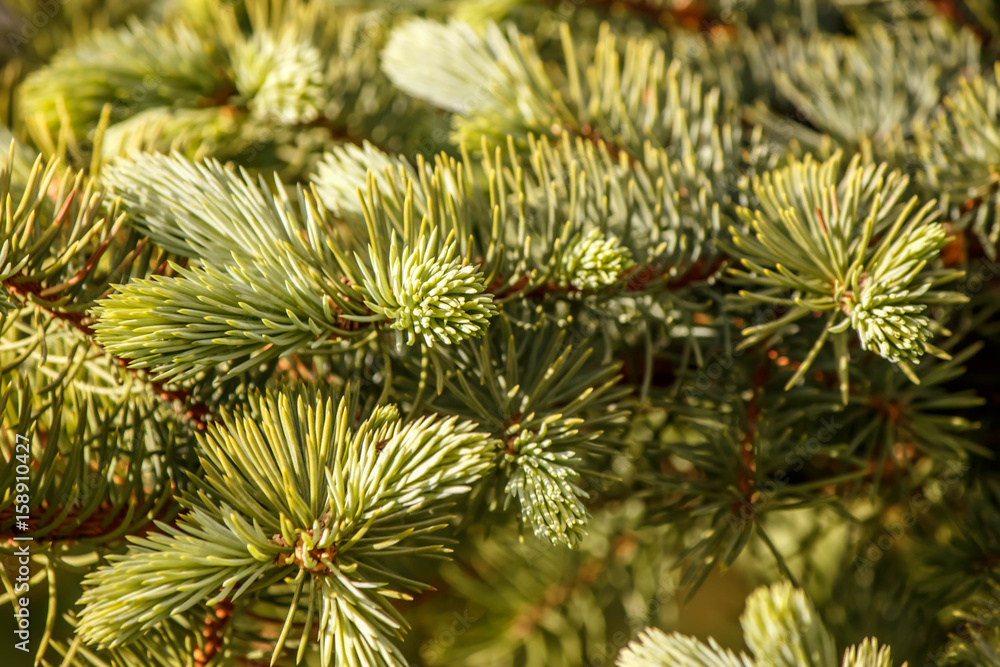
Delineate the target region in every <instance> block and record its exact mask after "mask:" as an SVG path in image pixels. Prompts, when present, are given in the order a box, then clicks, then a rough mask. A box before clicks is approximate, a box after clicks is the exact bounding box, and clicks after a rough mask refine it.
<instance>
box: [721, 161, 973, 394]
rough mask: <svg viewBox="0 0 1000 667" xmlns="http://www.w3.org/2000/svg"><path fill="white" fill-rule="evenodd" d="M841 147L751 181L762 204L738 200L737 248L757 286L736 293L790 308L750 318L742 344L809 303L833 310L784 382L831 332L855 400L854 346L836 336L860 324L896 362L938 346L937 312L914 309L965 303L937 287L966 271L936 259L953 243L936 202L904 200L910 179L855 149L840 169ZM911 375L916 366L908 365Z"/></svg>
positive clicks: (797, 316)
mask: <svg viewBox="0 0 1000 667" xmlns="http://www.w3.org/2000/svg"><path fill="white" fill-rule="evenodd" d="M839 166H840V156H839V154H838V155H836V156H834V157H833V158H831V159H830V160H827V161H826V162H824V163H822V164H817V163H816V162H814V161H813V160H812V159H811V158H808V157H807V158H806V160H804V161H803V162H793V163H792V164H791V165H790V166H789V167H786V168H784V169H781V170H778V171H775V172H772V173H768V174H765V175H764V176H762V177H761V178H759V179H755V180H754V182H753V192H754V195H755V197H756V198H757V200H758V202H759V204H758V206H759V208H758V210H751V209H740V211H739V214H740V217H741V218H742V219H743V221H744V222H745V224H746V228H743V229H740V228H736V227H732V228H731V230H730V231H731V233H732V235H733V247H732V249H731V254H733V256H735V257H737V258H739V259H740V260H741V262H742V264H743V267H744V268H743V269H731V273H732V274H733V275H734V276H735V277H736V279H737V280H738V281H739V282H741V283H743V284H748V285H753V286H754V287H755V289H747V290H742V291H740V292H739V294H738V295H737V296H736V297H734V301H735V302H736V303H741V304H745V305H749V304H753V303H764V304H773V305H780V306H784V307H786V308H787V311H786V312H785V314H784V315H783V316H782V317H781V318H780V319H778V320H776V321H775V322H771V323H767V324H763V325H757V326H752V327H747V328H745V329H744V331H743V334H744V336H746V337H747V338H746V339H745V341H744V342H743V343H742V346H743V347H746V346H749V345H753V344H754V343H757V342H759V341H760V340H762V339H763V338H765V337H767V336H771V335H774V334H775V333H783V332H787V331H789V329H790V327H794V326H797V325H796V324H795V323H796V322H797V321H798V320H801V319H802V318H803V317H805V316H807V315H809V314H810V313H814V312H820V313H828V315H827V317H826V325H825V327H824V328H823V330H822V332H821V334H820V336H819V338H818V339H817V340H816V344H815V345H814V347H813V349H812V350H811V351H810V352H809V354H808V355H807V357H806V359H805V360H804V361H803V362H802V363H801V365H800V366H799V368H798V370H797V371H796V372H795V374H794V375H793V376H792V377H791V379H789V381H788V383H787V385H786V387H791V386H792V385H794V384H795V383H796V382H798V381H799V379H800V378H802V376H803V375H804V374H805V372H806V371H807V370H808V369H809V368H810V366H811V364H812V362H813V360H814V359H815V357H816V355H817V354H818V352H819V350H820V349H821V348H822V346H823V344H824V343H825V342H826V340H827V338H828V337H832V338H833V340H834V343H835V345H836V346H837V349H838V352H837V354H838V356H839V357H840V358H841V363H840V365H839V367H838V375H839V379H840V384H841V394H842V398H843V401H844V402H846V401H847V392H848V379H847V363H846V358H845V355H846V354H847V353H848V352H847V347H846V345H844V342H843V339H842V338H841V340H840V342H839V343H838V341H837V337H842V336H843V333H844V332H845V331H846V330H847V329H848V328H851V327H853V328H854V329H855V330H856V331H857V332H858V334H859V335H860V337H861V341H862V345H863V347H864V348H865V349H875V350H876V351H877V352H878V353H879V354H880V355H882V356H883V357H885V358H887V359H889V360H890V361H894V362H902V361H905V360H916V358H917V357H919V356H920V355H922V354H923V353H924V352H925V351H931V352H933V353H936V354H944V353H943V352H941V351H940V350H938V349H937V348H934V347H933V346H931V345H930V344H929V343H928V342H927V339H928V338H929V337H930V331H929V326H930V321H929V320H928V319H927V318H925V317H924V316H914V315H913V314H914V313H919V312H921V311H922V310H924V308H926V307H927V305H929V304H934V303H962V302H964V301H966V300H967V298H966V297H965V296H964V295H961V294H958V293H954V292H943V291H936V290H935V291H930V290H931V288H932V287H935V286H937V285H939V284H941V283H942V282H946V281H948V280H954V279H955V278H958V277H960V276H961V275H962V274H961V272H957V271H949V270H944V269H941V270H937V269H932V268H930V267H929V266H928V265H929V263H930V262H931V261H933V260H934V259H935V258H936V257H937V255H938V254H939V252H940V250H941V249H942V248H943V247H944V245H945V243H946V236H945V233H944V230H943V229H942V227H941V225H939V224H936V223H934V222H933V218H934V213H933V206H934V202H928V203H927V204H925V205H924V206H923V207H921V208H920V209H919V210H918V211H916V213H915V214H914V209H915V208H916V205H917V199H916V197H914V198H913V199H911V200H910V201H909V202H908V203H906V204H905V205H901V204H898V200H899V198H900V197H901V195H902V193H903V190H904V188H905V187H906V184H907V180H906V179H905V178H904V177H902V176H901V175H900V174H899V173H898V172H892V173H889V174H886V173H885V172H886V165H884V164H883V165H881V166H878V167H876V166H874V165H871V166H868V167H862V166H861V163H860V158H859V157H858V156H856V157H855V158H854V159H853V160H852V161H851V163H850V164H849V165H848V166H847V169H846V170H845V172H844V175H843V176H842V177H840V178H839V179H838V176H837V173H838V171H839ZM910 375H911V376H912V377H915V376H913V375H912V372H911V373H910Z"/></svg>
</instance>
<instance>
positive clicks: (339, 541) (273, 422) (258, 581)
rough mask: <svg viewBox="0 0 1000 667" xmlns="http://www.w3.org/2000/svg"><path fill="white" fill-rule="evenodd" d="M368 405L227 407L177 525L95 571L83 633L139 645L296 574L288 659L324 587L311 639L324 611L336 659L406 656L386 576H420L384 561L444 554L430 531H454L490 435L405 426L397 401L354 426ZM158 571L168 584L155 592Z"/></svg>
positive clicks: (371, 661) (377, 660)
mask: <svg viewBox="0 0 1000 667" xmlns="http://www.w3.org/2000/svg"><path fill="white" fill-rule="evenodd" d="M355 412H356V395H355V394H354V393H353V392H349V394H348V395H347V396H345V397H344V398H343V399H342V400H341V401H340V402H339V405H338V406H337V408H336V409H335V408H334V404H333V399H332V398H328V397H323V396H321V395H316V394H315V393H314V392H303V391H302V390H296V389H293V388H287V389H283V390H281V391H278V392H269V393H268V394H267V395H265V396H261V395H256V396H252V397H251V407H250V409H248V410H247V411H245V412H237V413H236V414H233V415H230V414H228V413H227V414H224V415H223V424H224V426H221V427H220V426H217V425H214V424H213V425H211V426H210V427H209V431H208V436H207V437H206V438H203V439H202V452H203V456H204V458H203V460H202V466H203V468H204V470H205V473H204V477H203V478H201V479H199V478H197V477H195V479H196V480H198V482H199V484H200V486H201V487H202V489H201V491H200V492H199V494H198V496H197V498H195V497H190V498H188V500H187V501H186V502H187V504H188V505H189V506H190V510H189V512H188V513H187V514H185V515H183V516H182V517H181V519H180V521H179V523H178V526H177V528H171V527H169V526H164V525H161V526H160V527H161V530H162V531H163V533H162V534H159V535H152V536H151V537H149V538H148V539H141V540H140V539H133V540H132V541H133V542H134V546H133V547H131V549H130V551H129V553H128V555H126V556H120V557H112V558H111V559H110V560H111V564H110V565H109V566H106V567H104V568H101V569H99V570H97V571H96V572H94V573H92V574H91V575H90V576H89V577H88V583H89V584H90V588H88V590H87V592H86V593H85V594H84V597H83V598H82V600H81V601H82V602H83V603H84V604H86V607H85V609H84V612H83V615H82V617H81V623H80V627H79V632H80V634H81V635H82V636H83V637H84V638H85V639H86V640H87V641H88V642H91V643H96V644H98V645H99V646H102V647H114V646H119V645H123V644H127V643H129V642H131V641H134V640H135V639H137V638H138V637H140V636H141V635H142V634H143V633H144V632H146V631H148V630H150V629H151V628H153V627H155V626H157V625H158V624H161V623H162V622H163V621H165V620H166V618H167V617H168V616H169V615H170V614H172V613H178V612H181V611H183V610H184V609H187V608H189V607H191V606H193V605H195V604H198V603H199V602H201V601H206V602H207V603H208V604H210V605H212V604H216V603H218V602H219V601H221V600H223V599H225V598H227V597H230V596H231V597H232V600H233V601H234V602H235V601H236V600H237V599H239V598H241V597H243V596H245V595H254V594H257V595H261V594H264V593H266V591H267V589H268V588H269V587H270V586H271V585H273V584H275V583H276V582H278V581H280V580H282V579H287V580H288V581H289V582H291V583H292V584H293V585H294V586H295V590H296V593H295V595H294V599H293V601H292V603H291V606H290V607H289V612H288V615H287V620H286V623H285V628H284V629H283V631H282V635H281V638H280V639H279V641H278V643H277V645H276V646H275V648H274V652H275V655H277V654H278V653H280V651H281V648H282V645H283V643H284V640H285V637H286V636H287V634H288V632H289V630H290V625H289V624H290V623H291V621H292V619H293V618H294V616H295V615H296V612H297V611H298V610H299V607H298V603H299V594H300V593H301V591H302V589H303V587H304V585H305V584H306V582H307V581H310V582H312V583H311V584H309V588H310V592H309V595H308V603H307V607H308V613H307V620H306V625H305V628H304V629H303V633H304V635H305V634H308V632H309V628H310V627H311V619H312V618H313V612H314V611H316V610H317V609H318V611H319V612H320V622H319V640H320V654H321V656H322V660H323V664H325V665H329V664H331V662H332V660H333V654H334V649H335V647H336V655H337V660H338V661H341V660H348V661H355V662H356V663H357V664H365V665H384V664H403V659H402V655H401V654H400V653H399V651H398V649H397V648H395V647H394V646H393V645H392V644H391V643H390V642H389V639H388V638H389V636H391V635H398V634H399V632H400V630H401V628H402V627H403V622H402V618H401V617H400V616H399V614H398V612H395V611H394V610H393V609H392V608H391V607H389V606H388V605H387V603H386V601H385V599H386V598H387V597H405V596H403V594H401V593H398V592H395V591H393V590H390V589H387V588H386V587H385V586H386V584H384V583H379V580H381V579H382V578H383V577H388V578H389V579H394V580H396V581H398V582H400V583H402V584H403V585H404V586H407V587H410V588H413V587H414V584H415V583H416V582H412V581H411V580H408V579H406V578H405V577H402V576H400V575H398V574H393V573H392V572H391V571H388V570H385V569H382V568H380V567H377V566H376V565H375V561H377V560H378V559H379V558H384V557H386V556H388V555H392V554H394V553H397V552H398V553H414V554H419V553H422V552H425V551H428V550H438V551H439V550H440V549H441V547H440V544H439V543H435V542H434V541H431V542H426V540H427V534H428V533H429V532H431V531H433V530H436V529H439V528H440V527H442V525H443V524H442V517H441V516H440V515H439V514H437V511H439V510H440V509H441V508H442V507H443V506H444V505H445V504H447V503H448V501H449V499H450V497H451V496H454V495H456V494H461V493H463V492H465V491H466V490H467V489H468V486H467V485H468V484H469V483H471V482H473V481H475V480H476V479H477V478H478V477H479V476H480V475H481V474H482V473H483V472H484V471H485V470H486V468H487V466H488V465H489V460H488V458H487V457H486V456H484V454H486V452H487V442H488V440H487V438H486V436H485V435H484V434H479V433H473V432H471V429H472V425H471V424H469V423H458V422H456V420H454V419H450V420H435V419H433V418H425V419H421V420H418V421H416V422H412V423H410V424H407V425H405V426H404V425H402V423H401V421H400V420H399V415H398V412H397V411H396V410H395V408H394V407H392V406H386V407H382V408H379V409H377V410H376V411H375V412H374V413H373V414H372V415H371V416H370V417H369V418H368V419H366V420H365V421H364V422H362V423H360V424H359V425H358V426H356V427H354V426H352V423H353V421H354V415H355ZM295 471H299V472H300V475H298V476H293V473H294V472H295ZM215 498H218V499H219V500H215ZM269 533H274V536H273V537H268V534H269ZM422 543H426V546H423V547H421V546H420V545H421V544H422ZM154 573H155V574H154ZM365 573H370V574H374V576H375V577H377V578H376V579H374V580H371V579H367V580H366V578H365ZM150 577H153V579H154V580H155V581H156V582H162V583H160V584H159V585H157V586H155V587H154V588H150V587H149V584H150ZM369 591H371V592H369ZM317 598H318V599H317ZM300 646H301V647H304V646H305V644H304V643H302V644H300ZM299 659H301V648H300V653H299Z"/></svg>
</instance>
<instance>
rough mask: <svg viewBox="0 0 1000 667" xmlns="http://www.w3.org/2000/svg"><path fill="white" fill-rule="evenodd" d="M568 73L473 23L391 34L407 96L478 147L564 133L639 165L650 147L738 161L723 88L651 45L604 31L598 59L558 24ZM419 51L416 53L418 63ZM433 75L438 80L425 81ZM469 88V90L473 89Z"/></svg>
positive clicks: (708, 166) (392, 71)
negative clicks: (446, 118) (447, 114)
mask: <svg viewBox="0 0 1000 667" xmlns="http://www.w3.org/2000/svg"><path fill="white" fill-rule="evenodd" d="M560 29H561V32H560V37H561V41H562V47H563V59H562V62H563V64H562V65H561V67H562V68H563V70H564V71H561V72H559V75H558V76H553V75H551V74H550V73H549V71H548V70H547V68H546V64H547V63H545V62H544V61H543V60H542V57H541V55H540V54H539V52H538V49H537V47H536V46H535V44H534V42H533V41H532V40H531V39H530V38H529V37H527V36H525V35H522V34H521V33H519V32H518V31H517V30H516V29H515V28H513V27H510V28H509V29H508V30H507V31H506V34H504V31H503V30H501V29H500V28H499V27H498V26H496V25H494V24H490V25H487V26H486V28H485V30H484V34H482V35H480V34H477V32H476V31H475V30H474V29H473V28H472V27H471V26H469V25H467V24H463V23H460V22H456V21H452V22H450V23H448V24H446V25H443V24H438V23H435V22H432V21H429V20H412V21H410V22H408V23H406V24H405V25H403V26H401V27H399V28H397V29H396V30H395V31H393V33H392V36H391V38H390V40H389V43H388V44H387V46H386V49H385V52H384V55H383V68H384V69H385V71H386V73H387V74H388V75H389V77H390V78H391V79H392V80H393V82H394V83H395V84H396V85H397V86H399V87H400V88H402V89H403V90H405V91H407V92H408V93H410V94H412V95H414V96H416V97H420V98H423V99H427V100H429V101H430V102H432V103H434V104H436V105H438V106H441V107H443V108H445V109H447V110H449V111H452V112H455V113H456V114H458V115H457V116H456V117H455V119H454V121H453V122H454V133H453V138H454V140H455V142H456V143H458V144H468V145H472V146H478V145H479V143H480V141H481V140H482V139H486V140H488V142H489V144H490V145H491V146H495V145H502V144H503V143H504V141H505V140H506V136H507V135H511V136H513V137H514V138H515V139H516V140H517V141H518V143H519V144H520V146H521V147H522V148H524V147H526V144H527V139H528V135H529V134H534V135H536V136H542V135H549V136H552V137H555V138H559V137H561V136H563V135H565V134H568V135H570V136H571V137H573V138H583V139H585V140H587V141H588V142H593V143H604V144H606V146H607V147H608V150H609V152H611V153H612V154H613V155H614V156H615V157H616V158H617V157H621V158H623V159H628V160H629V161H631V162H633V163H635V162H638V161H640V160H641V156H642V154H643V152H644V150H645V144H646V143H649V144H650V145H652V146H653V147H654V148H658V149H664V150H666V151H667V152H668V153H669V155H670V157H671V158H673V159H681V160H690V161H693V162H694V163H695V164H697V165H698V167H699V168H701V169H704V170H706V171H715V172H720V171H722V170H723V169H725V168H726V165H727V164H733V163H735V162H738V160H739V156H738V154H737V153H735V150H736V147H737V146H738V145H739V143H740V127H739V124H738V122H737V121H736V119H735V117H734V116H733V111H732V109H730V108H727V106H726V105H725V104H724V103H723V102H722V101H721V97H720V92H719V90H718V89H711V90H708V91H703V89H702V82H701V78H700V77H699V76H698V75H697V74H694V73H692V72H691V71H690V70H688V69H686V68H685V67H684V66H683V65H682V63H681V62H679V61H677V60H673V61H669V60H668V59H667V56H666V54H665V53H664V51H663V50H661V49H660V48H659V46H658V45H657V44H656V42H655V41H654V40H652V39H644V40H630V41H628V42H627V43H626V44H625V45H624V55H619V46H618V45H617V43H616V38H615V36H614V35H613V34H612V33H611V32H610V31H609V30H608V29H607V26H604V27H603V28H602V30H601V34H600V36H599V38H598V41H597V44H596V45H595V48H594V50H593V56H592V57H593V61H592V62H586V61H585V60H584V57H585V56H584V55H583V54H582V53H578V52H577V49H576V48H575V47H574V46H573V40H572V36H571V34H570V32H569V29H568V26H566V25H565V24H562V25H561V26H560ZM413 54H419V55H418V57H416V58H414V57H413ZM426 71H433V72H435V73H436V74H435V76H434V77H433V78H428V77H426V76H422V73H423V72H426ZM470 91H471V92H470Z"/></svg>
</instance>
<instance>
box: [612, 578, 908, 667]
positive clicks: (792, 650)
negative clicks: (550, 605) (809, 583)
mask: <svg viewBox="0 0 1000 667" xmlns="http://www.w3.org/2000/svg"><path fill="white" fill-rule="evenodd" d="M740 622H741V624H742V626H743V632H744V639H745V641H746V643H747V646H748V647H749V649H750V651H751V653H752V654H753V658H751V657H749V656H747V655H746V654H740V655H738V656H737V655H736V654H734V653H733V652H732V651H727V650H725V649H723V648H722V647H720V646H719V645H718V644H717V643H716V642H715V640H710V642H709V643H708V644H703V643H702V642H700V641H698V640H697V639H694V638H692V637H685V636H683V635H680V634H677V633H672V634H669V635H668V634H666V633H664V632H663V631H662V630H658V629H655V628H647V629H646V630H645V631H644V632H643V633H642V634H641V635H640V636H639V638H637V639H635V640H633V641H632V642H631V643H630V644H629V645H628V646H627V647H626V648H625V650H624V651H622V653H621V654H620V655H619V657H618V662H617V665H618V667H668V666H669V665H674V664H680V663H683V664H684V665H691V666H692V667H753V666H754V665H760V666H761V667H764V666H767V667H793V666H794V667H803V666H804V665H808V666H809V667H835V665H836V654H835V653H834V646H833V640H832V639H831V638H830V635H829V632H828V631H827V630H826V628H825V627H824V625H823V622H822V621H821V620H820V619H819V617H818V614H817V612H816V609H815V607H813V605H812V603H811V602H810V601H809V600H808V599H807V598H806V597H805V594H804V593H803V592H802V591H800V590H797V589H793V588H792V587H791V586H790V585H788V584H787V583H780V584H775V585H773V586H771V587H770V588H768V587H764V586H762V587H760V588H758V589H757V590H756V591H754V592H753V593H752V594H751V595H750V597H749V598H747V608H746V611H745V612H744V613H743V616H742V617H741V618H740ZM841 667H892V659H891V657H890V655H889V648H888V647H886V646H883V647H882V648H881V649H880V648H879V647H878V641H877V640H874V639H865V640H864V641H863V642H862V643H861V644H860V645H857V646H852V647H850V648H848V649H847V650H846V651H845V653H844V660H843V662H842V663H841ZM903 667H906V666H905V664H904V665H903Z"/></svg>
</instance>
